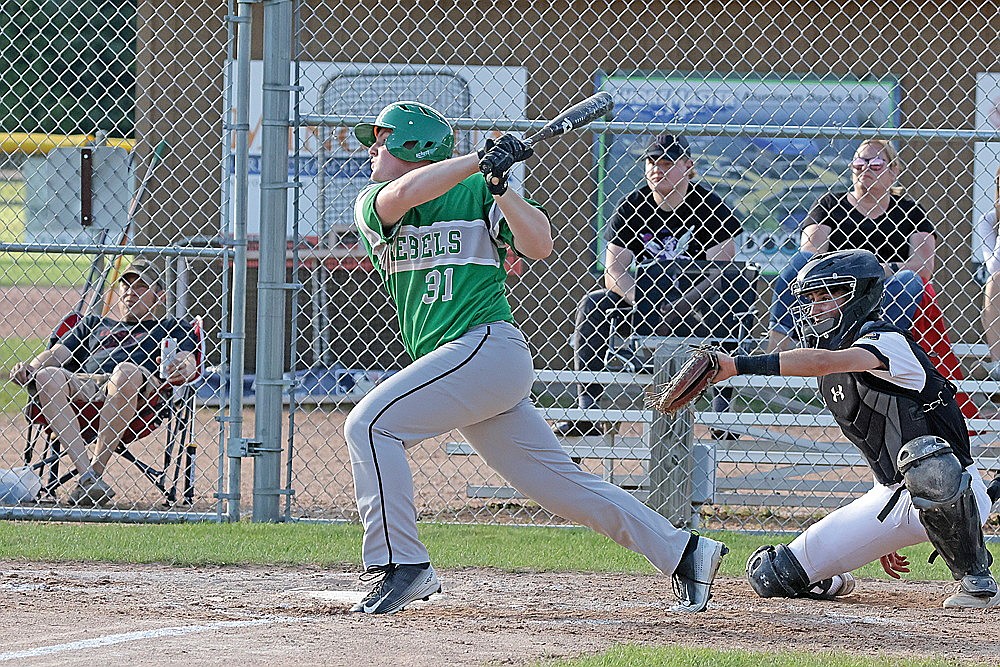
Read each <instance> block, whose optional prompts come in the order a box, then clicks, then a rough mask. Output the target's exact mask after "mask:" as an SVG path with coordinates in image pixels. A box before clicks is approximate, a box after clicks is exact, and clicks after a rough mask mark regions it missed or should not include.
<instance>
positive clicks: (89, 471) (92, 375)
mask: <svg viewBox="0 0 1000 667" xmlns="http://www.w3.org/2000/svg"><path fill="white" fill-rule="evenodd" d="M119 287H120V289H121V294H120V297H121V298H120V306H119V307H120V317H121V319H120V320H115V319H111V318H106V317H99V316H96V315H92V316H87V317H85V318H84V319H83V320H81V321H80V322H79V323H78V324H77V325H76V326H75V327H73V329H71V330H70V331H69V332H68V333H66V335H65V336H63V337H62V338H61V339H59V341H58V342H56V343H55V344H54V345H52V347H50V348H49V349H47V350H45V351H43V352H42V353H41V354H39V355H38V356H36V357H35V358H34V359H32V360H31V361H28V362H23V363H20V364H17V365H16V366H14V368H13V369H12V370H11V380H12V381H13V382H16V383H17V384H19V385H21V386H24V387H27V388H28V390H29V391H30V392H32V393H33V394H34V398H35V400H36V401H37V403H38V406H39V408H40V410H41V412H42V415H43V416H44V417H45V419H46V421H47V422H48V424H49V427H50V428H51V429H52V431H53V432H54V433H55V434H56V436H57V437H58V438H59V442H60V443H61V445H62V447H63V449H64V451H66V452H68V454H69V456H70V458H71V459H72V461H73V465H74V466H75V468H76V471H77V473H79V475H80V479H79V484H78V485H77V487H76V489H74V490H73V492H72V493H71V495H70V500H71V501H72V502H73V503H75V504H78V505H87V506H89V505H98V504H105V503H107V502H108V501H110V500H111V498H112V497H113V496H114V495H115V492H114V490H113V489H112V488H111V487H110V486H109V485H108V484H107V483H106V482H105V481H104V480H103V479H102V478H101V475H102V474H103V472H104V468H105V467H106V466H107V464H108V461H109V460H110V458H111V454H112V453H113V452H114V451H115V450H116V449H117V448H118V445H119V443H120V441H121V434H122V433H123V432H125V430H126V428H127V427H128V425H129V423H131V422H132V420H133V419H135V417H136V416H137V415H138V413H139V411H140V410H141V409H142V407H143V406H144V405H146V403H147V402H148V401H149V400H151V399H152V398H153V397H154V396H156V395H157V394H158V393H159V392H160V391H161V390H162V389H165V388H166V386H167V385H177V384H183V383H185V382H188V381H189V380H191V379H193V377H194V376H195V375H196V374H197V373H198V362H197V357H196V350H197V345H198V341H197V340H196V335H195V333H194V329H193V327H192V326H191V325H190V324H189V323H186V322H182V321H179V320H175V319H172V318H165V319H159V318H158V317H157V315H156V311H157V310H158V309H160V308H161V307H162V306H163V301H164V297H165V296H166V290H165V288H164V284H163V278H162V272H161V271H158V270H157V269H156V268H155V267H154V266H153V264H151V263H150V262H148V261H146V260H142V259H138V260H135V261H134V262H132V264H131V265H130V266H129V267H128V268H127V269H126V270H125V271H124V272H123V273H122V275H121V278H120V280H119ZM165 338H172V339H173V340H174V342H175V343H176V350H177V354H176V357H175V358H174V360H173V361H172V362H170V363H168V364H166V365H165V367H164V369H163V371H164V375H165V376H161V371H160V364H159V361H160V345H161V342H162V341H163V340H164V339H165ZM73 402H83V403H87V402H92V403H95V404H100V420H99V426H98V433H97V441H96V444H95V445H94V453H93V457H90V456H88V455H87V443H86V442H85V441H84V439H83V436H82V434H81V432H80V425H79V423H78V422H77V419H76V413H75V411H74V409H73V407H72V403H73Z"/></svg>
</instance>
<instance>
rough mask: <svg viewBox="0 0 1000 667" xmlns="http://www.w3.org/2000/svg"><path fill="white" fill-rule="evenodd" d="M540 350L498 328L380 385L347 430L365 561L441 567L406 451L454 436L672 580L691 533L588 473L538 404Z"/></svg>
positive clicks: (521, 487) (473, 334)
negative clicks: (536, 353) (422, 521)
mask: <svg viewBox="0 0 1000 667" xmlns="http://www.w3.org/2000/svg"><path fill="white" fill-rule="evenodd" d="M533 379H534V369H533V368H532V363H531V354H530V352H529V350H528V345H527V343H526V342H525V340H524V337H523V335H522V334H521V332H520V331H519V330H518V329H517V327H515V326H513V325H511V324H508V323H506V322H493V323H490V324H484V325H480V326H477V327H474V328H472V329H470V330H469V331H468V332H466V333H465V334H464V335H463V336H462V337H460V338H459V339H457V340H455V341H452V342H450V343H447V344H445V345H442V346H441V347H440V348H438V349H437V350H435V351H433V352H431V353H430V354H427V355H425V356H423V357H421V358H420V359H418V360H416V361H415V362H413V363H412V364H410V365H409V366H407V367H406V368H404V369H403V370H401V371H399V372H398V373H395V374H393V375H392V376H390V377H389V378H387V379H386V380H385V381H384V382H382V383H380V384H379V385H378V386H376V387H375V389H373V390H372V391H371V392H370V393H369V394H368V395H367V396H365V398H364V399H362V400H361V401H360V402H359V403H358V404H357V405H356V406H355V408H354V409H353V410H352V411H351V413H350V415H349V416H348V418H347V423H346V425H345V432H346V437H347V443H348V447H349V449H350V454H351V465H352V468H353V472H354V489H355V496H356V498H357V502H358V510H359V512H360V514H361V522H362V524H363V525H364V531H365V532H364V543H363V551H362V555H363V559H364V563H365V566H372V565H384V564H386V563H399V564H408V563H423V562H427V561H429V560H430V557H429V556H428V553H427V548H426V547H425V546H424V545H423V543H421V541H420V539H419V537H418V536H417V524H416V516H417V512H416V506H415V504H414V500H413V477H412V474H411V473H410V468H409V465H408V463H407V457H406V452H405V450H406V448H407V447H410V446H412V445H415V444H416V443H418V442H420V441H421V440H424V439H426V438H432V437H435V436H438V435H441V434H442V433H446V432H448V431H451V430H453V429H456V430H458V431H459V432H461V433H462V435H463V436H464V437H465V438H466V439H467V440H468V442H469V444H470V445H471V446H472V448H473V449H475V451H476V452H477V453H478V454H479V455H480V456H481V457H482V458H483V460H484V461H485V462H486V463H487V465H489V466H490V467H491V468H493V469H494V470H496V471H497V472H498V473H499V474H500V475H501V476H503V478H504V479H506V480H507V482H508V483H509V484H510V485H511V486H513V487H514V488H516V489H517V490H518V491H520V492H521V493H523V494H524V495H526V496H528V497H529V498H531V499H533V500H534V501H536V502H537V503H538V504H540V505H541V506H542V507H544V508H545V509H547V510H548V511H550V512H553V513H554V514H558V515H559V516H561V517H563V518H565V519H568V520H570V521H573V522H575V523H579V524H582V525H584V526H589V527H590V528H593V529H594V530H596V531H597V532H599V533H601V534H602V535H606V536H607V537H610V538H611V539H612V540H614V541H615V542H617V543H618V544H620V545H622V546H624V547H626V548H628V549H631V550H632V551H636V552H638V553H640V554H642V555H643V556H645V557H646V558H647V559H649V561H650V562H651V563H652V564H653V566H655V567H656V568H657V569H658V570H660V571H661V572H663V573H665V574H670V573H672V572H673V571H674V570H675V569H676V568H677V564H678V562H680V559H681V556H682V555H683V553H684V548H685V546H686V545H687V542H688V539H689V537H690V535H689V533H687V532H685V531H683V530H680V529H678V528H675V527H674V526H673V525H672V524H671V523H670V522H669V521H668V520H667V519H665V518H663V517H662V516H660V515H659V514H657V513H656V512H654V511H653V510H651V509H649V508H648V507H646V506H645V505H643V504H642V503H641V502H639V501H638V500H636V499H635V498H634V497H633V496H632V495H630V494H629V493H628V492H626V491H624V490H622V489H621V488H619V487H617V486H615V485H613V484H609V483H608V482H605V481H604V480H602V479H601V478H600V477H597V476H596V475H592V474H590V473H587V472H584V471H583V470H581V469H580V467H579V466H578V465H577V464H575V463H574V462H573V461H572V460H571V459H570V457H569V455H568V454H567V453H566V452H565V451H564V450H563V449H562V447H560V446H559V442H558V441H557V440H556V437H555V435H553V433H552V431H551V429H550V428H549V426H548V424H547V423H546V422H545V420H544V419H543V418H542V416H541V414H540V413H539V412H538V411H537V410H536V409H535V407H534V405H533V404H532V403H531V399H530V392H531V385H532V381H533Z"/></svg>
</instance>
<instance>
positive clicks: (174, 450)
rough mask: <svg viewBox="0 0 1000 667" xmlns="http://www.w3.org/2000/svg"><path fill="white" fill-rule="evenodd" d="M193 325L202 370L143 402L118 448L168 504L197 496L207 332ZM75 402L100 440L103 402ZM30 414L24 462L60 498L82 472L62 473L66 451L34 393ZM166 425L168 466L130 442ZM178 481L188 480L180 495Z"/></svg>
mask: <svg viewBox="0 0 1000 667" xmlns="http://www.w3.org/2000/svg"><path fill="white" fill-rule="evenodd" d="M71 317H72V316H71ZM64 329H65V331H68V328H66V327H64V325H63V324H60V326H59V327H57V329H56V332H55V333H54V334H53V338H52V342H57V341H58V340H59V338H60V336H59V335H58V334H59V332H60V331H62V330H64ZM192 330H193V333H194V336H195V340H196V347H195V358H196V360H197V364H198V368H197V372H196V373H195V374H194V375H193V376H192V377H191V378H190V379H189V380H188V382H186V383H185V384H182V385H177V386H169V387H165V388H164V389H163V390H161V391H160V393H158V394H157V395H155V396H153V397H152V399H150V401H149V402H148V403H147V404H146V405H145V406H142V408H141V409H140V411H139V414H138V415H136V417H135V419H133V420H132V422H131V423H129V424H128V426H127V427H126V429H125V432H124V434H123V435H122V438H121V444H120V445H119V446H118V449H117V450H116V453H117V454H119V455H121V456H122V457H123V458H125V460H127V461H128V462H130V463H132V464H133V465H135V466H136V467H137V468H138V469H139V470H140V471H141V472H142V474H143V475H145V476H146V478H148V479H149V481H150V482H152V483H153V484H154V485H155V486H156V488H157V489H159V490H160V492H161V493H163V495H164V498H165V500H166V504H167V505H173V504H175V503H177V502H178V500H179V501H180V502H181V503H182V504H185V505H190V504H191V503H192V502H193V501H194V473H195V453H196V449H197V445H196V444H195V442H194V439H193V431H194V413H195V399H196V395H197V392H196V388H197V387H196V385H197V383H198V381H199V380H200V379H201V378H202V377H203V376H204V373H205V336H204V327H203V322H202V320H201V318H200V317H198V318H195V319H194V321H193V322H192ZM65 331H63V333H65ZM73 407H74V409H75V411H76V413H77V423H78V424H79V425H80V432H81V434H82V436H83V439H84V441H85V442H86V443H87V444H88V446H90V445H91V444H93V442H94V441H95V440H96V439H97V430H98V421H99V416H100V415H99V410H100V404H99V403H93V402H86V403H84V402H74V403H73ZM25 418H26V420H27V422H28V434H27V441H26V444H25V449H24V463H25V465H26V466H30V467H31V468H33V469H35V470H37V471H38V474H39V476H40V477H41V478H42V479H43V483H42V489H41V494H40V495H41V497H48V498H50V499H51V498H54V496H55V491H56V489H58V488H59V487H60V486H62V485H63V484H65V483H66V482H67V481H69V480H70V479H72V478H73V477H74V476H75V475H76V471H75V470H73V471H70V472H65V473H63V474H60V473H59V462H60V459H61V457H62V456H63V454H65V451H64V449H63V447H62V446H61V444H60V443H59V440H58V438H57V437H56V436H55V434H54V433H53V432H52V430H51V429H50V428H49V426H48V422H47V421H46V419H45V417H44V415H42V412H41V408H40V406H39V405H38V403H37V402H36V401H35V400H34V398H33V397H29V401H28V405H27V406H26V407H25ZM161 424H165V429H164V436H163V437H164V450H163V467H162V468H156V467H154V466H152V465H149V464H147V463H144V462H143V461H141V460H139V459H138V458H137V457H136V456H135V455H134V454H133V453H132V452H131V451H130V450H129V448H128V446H129V445H130V444H132V443H134V442H136V441H137V440H140V439H142V438H145V437H146V436H148V435H151V434H152V433H153V432H154V431H156V430H157V429H158V428H159V426H160V425H161ZM39 448H40V449H41V452H40V455H41V459H40V460H38V461H35V460H34V459H35V454H36V450H38V449H39ZM182 478H183V479H182ZM178 484H182V485H183V486H182V490H181V496H180V498H179V499H178V488H177V487H178Z"/></svg>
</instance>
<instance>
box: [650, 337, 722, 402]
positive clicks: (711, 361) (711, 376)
mask: <svg viewBox="0 0 1000 667" xmlns="http://www.w3.org/2000/svg"><path fill="white" fill-rule="evenodd" d="M718 374H719V358H718V357H717V356H716V355H715V350H712V349H708V348H698V349H696V350H695V351H694V352H693V353H692V354H691V357H690V358H689V359H688V360H687V361H686V362H684V365H683V366H681V369H680V370H679V371H677V374H676V375H675V376H674V377H672V378H670V382H668V383H667V384H666V385H664V386H663V387H661V388H660V389H659V390H657V391H654V392H653V394H652V395H651V396H650V397H649V400H648V404H649V407H651V408H653V409H654V410H659V411H660V412H662V413H664V414H668V415H672V414H674V413H676V412H677V411H679V410H683V409H684V408H686V407H687V406H688V405H690V404H691V403H694V402H695V400H697V399H698V397H699V396H701V395H702V394H703V393H705V390H706V389H708V388H709V387H710V386H712V382H713V381H714V380H715V377H716V376H717V375H718Z"/></svg>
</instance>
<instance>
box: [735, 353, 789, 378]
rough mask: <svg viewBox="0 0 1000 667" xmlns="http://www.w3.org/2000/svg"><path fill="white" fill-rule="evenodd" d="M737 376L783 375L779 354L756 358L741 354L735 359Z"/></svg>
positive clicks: (757, 356) (756, 356)
mask: <svg viewBox="0 0 1000 667" xmlns="http://www.w3.org/2000/svg"><path fill="white" fill-rule="evenodd" d="M733 361H734V362H736V374H737V375H781V361H780V360H779V358H778V353H777V352H775V353H774V354H758V355H754V356H750V355H746V354H739V355H737V356H735V357H733Z"/></svg>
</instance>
